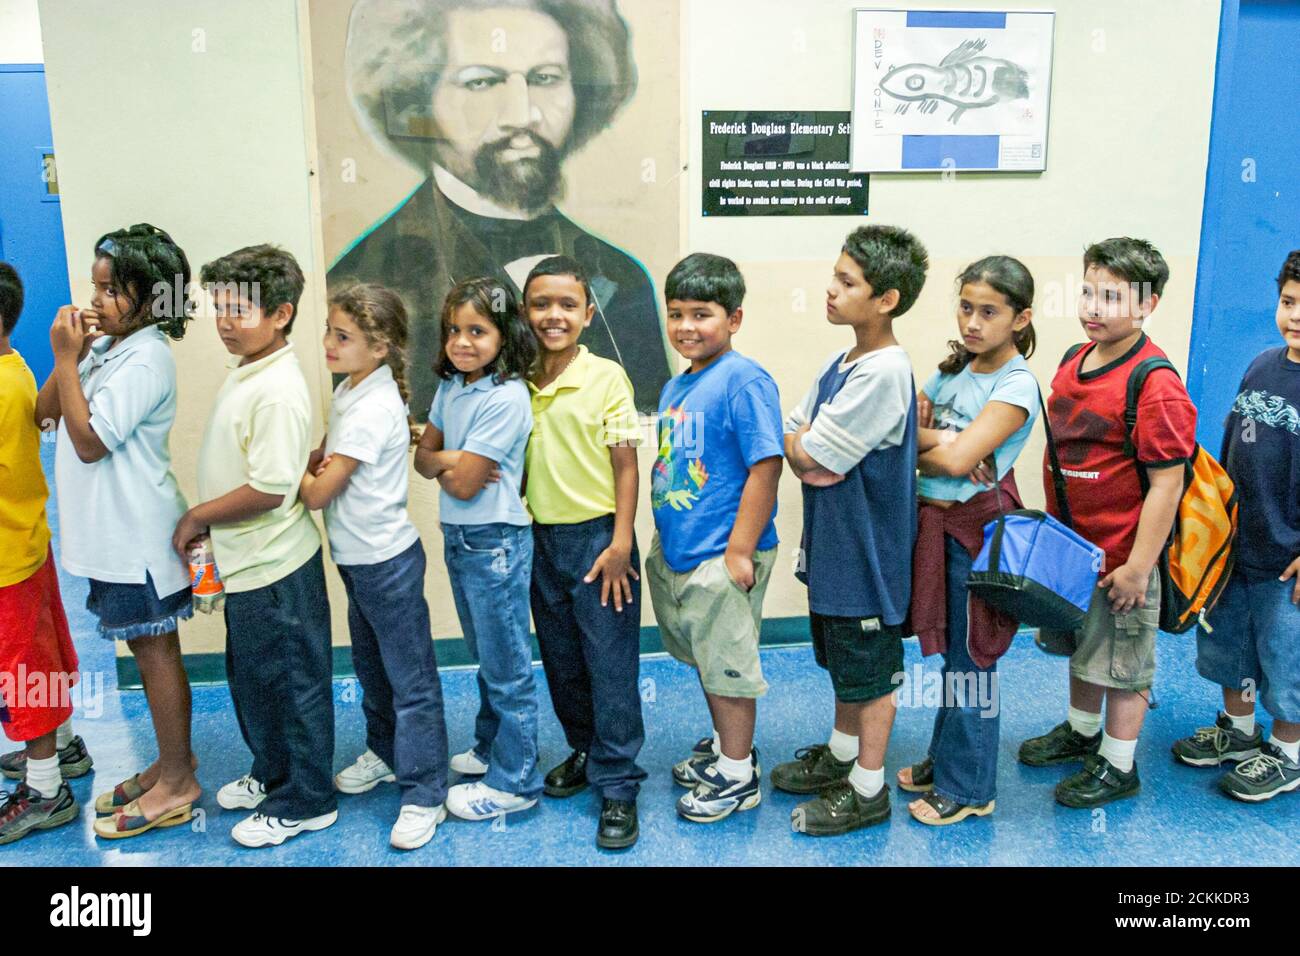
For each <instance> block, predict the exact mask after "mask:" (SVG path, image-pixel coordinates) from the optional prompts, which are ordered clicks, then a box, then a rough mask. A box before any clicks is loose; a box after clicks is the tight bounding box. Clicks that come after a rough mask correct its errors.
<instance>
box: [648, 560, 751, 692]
mask: <svg viewBox="0 0 1300 956" xmlns="http://www.w3.org/2000/svg"><path fill="white" fill-rule="evenodd" d="M775 563H776V548H771V549H769V550H767V551H756V552H754V587H753V588H751V589H750V590H749V591H743V590H741V588H740V585H738V584H736V582H735V581H734V580H732V577H731V573H730V572H729V571H728V570H727V564H726V561H725V560H723V558H722V557H716V558H710V559H709V560H708V561H705V562H703V563H702V564H700V565H699V566H698V567H696V568H693V569H692V570H690V571H687V572H685V573H683V574H678V573H677V572H676V571H674V570H672V568H670V567H668V565H667V563H665V561H664V555H663V551H662V549H661V548H660V547H659V536H658V535H655V538H654V542H653V543H652V544H651V546H650V553H649V554H648V555H647V556H646V562H645V573H646V581H647V583H648V584H649V585H650V603H651V604H652V605H653V607H654V611H655V620H656V621H657V622H658V624H659V636H660V638H661V639H662V641H663V645H664V650H666V651H667V652H668V653H669V654H671V655H672V656H673V657H675V658H677V659H678V660H679V661H681V662H682V663H684V664H690V665H691V666H692V667H694V668H696V669H697V670H698V671H699V672H700V683H701V684H703V685H704V689H705V690H706V691H708V692H709V693H710V694H716V695H718V696H719V697H761V696H762V695H763V694H765V693H767V682H766V681H765V680H763V668H762V666H761V665H760V664H759V660H758V633H759V629H760V627H761V626H762V619H763V595H764V594H765V593H766V591H767V581H768V578H770V577H771V575H772V566H773V565H774V564H775Z"/></svg>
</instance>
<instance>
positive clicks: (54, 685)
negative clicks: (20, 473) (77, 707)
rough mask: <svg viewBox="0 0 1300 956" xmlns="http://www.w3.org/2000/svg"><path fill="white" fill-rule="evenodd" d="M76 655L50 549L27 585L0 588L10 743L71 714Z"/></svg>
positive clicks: (0, 676) (1, 684)
mask: <svg viewBox="0 0 1300 956" xmlns="http://www.w3.org/2000/svg"><path fill="white" fill-rule="evenodd" d="M77 678H78V673H77V651H76V649H75V648H73V646H72V635H71V634H70V633H69V632H68V618H67V616H66V615H65V614H64V613H63V598H62V597H61V596H60V595H59V573H58V570H57V568H56V567H55V564H54V552H53V550H51V552H50V554H49V556H48V557H47V558H46V559H45V564H43V565H42V566H41V569H40V570H39V571H37V572H36V573H35V574H33V575H32V576H31V577H30V578H28V579H27V580H26V581H19V582H18V583H17V584H11V585H9V586H8V587H3V588H0V725H3V726H4V731H5V736H6V737H8V738H9V739H10V740H17V741H28V740H35V739H36V738H37V737H43V736H45V735H46V734H48V733H49V732H50V731H52V730H54V729H55V728H56V727H58V726H59V724H61V723H63V722H64V721H65V720H67V719H68V718H69V717H71V716H72V699H71V695H70V693H69V691H70V690H71V688H72V685H73V684H75V683H76V682H77Z"/></svg>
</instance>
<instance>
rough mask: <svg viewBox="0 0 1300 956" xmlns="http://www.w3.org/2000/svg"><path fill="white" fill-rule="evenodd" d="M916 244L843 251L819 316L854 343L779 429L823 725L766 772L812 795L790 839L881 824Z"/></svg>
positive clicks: (870, 240)
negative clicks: (907, 326) (904, 332)
mask: <svg viewBox="0 0 1300 956" xmlns="http://www.w3.org/2000/svg"><path fill="white" fill-rule="evenodd" d="M927 265H928V259H927V256H926V251H925V247H924V246H923V245H921V243H920V242H919V241H918V240H917V239H916V238H915V237H914V236H913V235H912V234H911V233H909V232H907V231H905V230H903V229H898V228H896V227H893V226H863V227H861V228H859V229H856V230H854V231H853V232H852V233H850V234H849V237H848V238H847V239H846V240H845V242H844V247H843V249H842V250H841V252H840V257H839V260H838V261H837V262H836V263H835V271H834V275H833V276H832V278H831V284H830V286H829V287H828V288H827V290H826V318H827V321H829V322H830V323H831V324H832V325H846V326H848V327H849V328H850V329H852V331H853V333H854V339H855V341H854V345H853V347H852V348H851V349H848V350H847V351H837V352H836V353H835V354H834V355H833V356H831V358H830V360H829V361H828V362H827V363H826V365H825V366H823V368H822V371H821V372H820V373H819V375H818V378H817V380H816V381H814V382H813V385H812V388H811V389H809V391H808V393H807V395H805V396H804V399H803V401H802V402H800V404H799V407H798V408H796V409H795V410H794V411H793V412H791V413H790V415H789V417H788V418H787V419H786V422H785V455H786V458H787V459H789V461H790V467H791V468H792V469H793V470H794V473H795V474H796V475H798V476H799V479H800V480H801V481H802V482H803V543H802V545H801V549H800V554H799V557H800V560H799V571H798V577H799V580H801V581H803V582H804V583H805V584H807V585H808V610H809V612H810V615H809V616H810V622H811V625H812V641H813V653H814V655H815V656H816V659H817V663H818V664H819V665H821V666H822V667H824V668H826V669H827V670H828V671H830V675H831V684H832V686H833V687H834V689H835V729H834V730H833V731H832V733H831V739H830V742H829V743H828V744H815V745H813V746H810V747H805V748H802V749H801V750H800V751H799V753H798V754H797V755H796V759H795V760H794V761H792V762H790V763H785V764H781V765H780V766H778V767H776V768H775V769H774V770H773V771H772V782H773V784H774V785H775V786H777V787H779V788H780V789H782V790H785V791H787V792H791V793H801V794H820V795H819V796H817V797H815V798H814V799H812V800H808V801H806V802H804V803H801V804H799V806H797V807H796V808H795V809H794V810H793V812H792V814H791V825H792V826H793V828H794V829H795V830H796V831H799V832H802V833H807V834H810V835H813V836H831V835H835V834H840V833H847V832H849V831H850V830H855V829H857V828H858V827H864V826H870V825H872V824H875V823H883V822H884V821H885V820H887V819H888V818H889V788H888V787H887V786H885V750H886V748H887V747H888V745H889V734H890V731H891V730H892V728H893V726H894V696H893V691H894V689H895V688H896V687H897V684H898V679H897V675H899V674H901V673H902V672H903V629H902V626H901V625H902V623H903V618H904V617H906V615H907V609H908V603H909V601H910V600H911V594H912V561H911V558H912V547H913V543H914V542H915V540H916V427H917V419H916V384H915V382H914V381H913V379H912V365H911V362H910V361H909V360H908V357H907V353H906V352H904V351H903V348H902V346H900V345H899V344H898V340H897V339H896V338H895V337H894V319H895V318H896V317H898V316H900V315H902V314H903V313H904V312H906V311H907V310H908V309H910V308H911V307H912V304H913V303H914V302H915V301H916V297H917V296H918V295H919V294H920V292H921V287H922V286H923V285H924V284H925V271H926V267H927Z"/></svg>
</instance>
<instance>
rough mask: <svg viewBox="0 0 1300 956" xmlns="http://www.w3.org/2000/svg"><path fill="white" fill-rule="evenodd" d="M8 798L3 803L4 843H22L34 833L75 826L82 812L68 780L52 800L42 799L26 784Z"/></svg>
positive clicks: (1, 840) (1, 841)
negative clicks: (70, 825) (18, 841)
mask: <svg viewBox="0 0 1300 956" xmlns="http://www.w3.org/2000/svg"><path fill="white" fill-rule="evenodd" d="M4 798H5V799H4V803H3V804H0V844H5V843H13V842H14V841H15V840H21V839H22V838H23V837H25V836H27V834H29V833H31V832H32V831H33V830H51V829H53V828H54V827H58V826H63V824H65V823H71V822H72V821H73V820H75V819H77V814H79V813H80V812H81V807H80V806H78V805H77V800H76V798H75V797H74V796H73V795H72V788H71V787H69V786H68V783H67V781H66V780H65V781H62V782H61V783H60V784H59V790H58V792H57V793H55V794H54V796H52V797H42V796H41V795H40V794H39V793H37V792H36V791H35V790H33V789H32V788H31V787H29V786H27V784H26V783H20V784H19V785H18V788H17V789H16V790H15V791H14V792H13V793H7V794H4Z"/></svg>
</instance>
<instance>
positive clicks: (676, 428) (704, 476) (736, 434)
mask: <svg viewBox="0 0 1300 956" xmlns="http://www.w3.org/2000/svg"><path fill="white" fill-rule="evenodd" d="M783 454H784V446H783V444H782V435H781V399H780V396H779V395H778V394H777V389H776V382H775V381H774V380H773V378H772V376H771V375H769V374H768V373H767V372H766V371H764V370H763V368H762V367H761V366H759V365H758V363H756V362H754V361H753V360H752V359H748V358H745V356H743V355H741V354H739V353H738V352H726V353H724V354H723V355H722V356H720V357H719V358H717V359H715V360H714V361H713V363H712V364H710V365H708V366H707V367H706V368H704V370H703V371H700V372H696V373H691V372H683V373H682V374H681V375H678V376H676V377H674V378H672V379H671V380H669V382H668V384H667V385H665V386H664V389H663V392H662V393H660V396H659V456H658V458H656V459H655V463H654V468H653V469H652V471H651V473H650V504H651V507H652V508H653V509H654V518H655V527H656V529H658V531H659V545H660V547H661V548H662V549H663V554H664V561H665V562H667V564H668V567H670V568H672V570H674V571H676V572H677V573H679V574H682V573H684V572H686V571H690V570H692V569H693V568H695V567H697V566H699V565H700V564H701V563H702V562H704V561H707V560H709V559H710V558H716V557H718V556H720V555H722V554H723V553H725V552H726V550H727V539H728V538H729V537H730V536H731V529H732V527H733V526H734V525H735V523H736V512H737V510H738V509H739V507H740V496H741V492H743V491H744V488H745V481H746V480H747V479H748V478H749V469H750V467H751V466H753V465H754V464H756V463H758V462H760V461H762V460H764V459H765V458H780V457H781V456H782V455H783ZM775 517H776V508H775V507H773V509H772V517H771V518H769V519H768V522H767V527H766V528H764V529H763V534H762V535H761V536H760V537H759V539H758V550H760V551H766V550H768V549H769V548H774V547H776V544H777V540H776V523H775V521H774V520H773V519H774V518H775Z"/></svg>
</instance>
